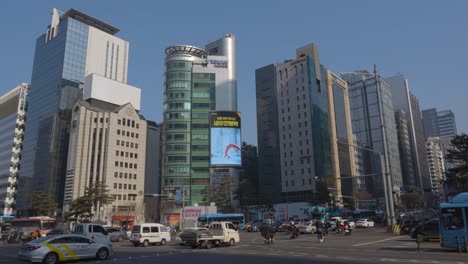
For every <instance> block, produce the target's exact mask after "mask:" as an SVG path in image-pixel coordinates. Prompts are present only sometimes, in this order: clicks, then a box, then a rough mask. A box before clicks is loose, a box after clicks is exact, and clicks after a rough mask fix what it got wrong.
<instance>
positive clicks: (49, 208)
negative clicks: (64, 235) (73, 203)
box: [29, 192, 57, 216]
mask: <svg viewBox="0 0 468 264" xmlns="http://www.w3.org/2000/svg"><path fill="white" fill-rule="evenodd" d="M29 204H30V209H31V210H32V213H33V215H48V216H49V215H51V214H53V213H54V212H55V210H57V203H56V202H55V201H54V199H53V198H52V196H51V195H50V194H48V193H45V192H33V193H31V194H29Z"/></svg>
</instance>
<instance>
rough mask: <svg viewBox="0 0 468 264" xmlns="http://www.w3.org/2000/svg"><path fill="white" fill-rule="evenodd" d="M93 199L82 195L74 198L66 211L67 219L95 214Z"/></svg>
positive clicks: (79, 218) (77, 218) (78, 218)
mask: <svg viewBox="0 0 468 264" xmlns="http://www.w3.org/2000/svg"><path fill="white" fill-rule="evenodd" d="M92 210H93V201H92V199H91V197H90V196H86V195H85V196H81V197H78V198H76V199H75V200H73V201H72V202H71V204H70V209H69V211H68V212H66V213H65V221H72V220H80V221H83V219H84V218H88V217H89V218H90V217H92V216H93V211H92Z"/></svg>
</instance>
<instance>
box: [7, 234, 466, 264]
mask: <svg viewBox="0 0 468 264" xmlns="http://www.w3.org/2000/svg"><path fill="white" fill-rule="evenodd" d="M113 245H114V251H115V254H114V256H113V257H112V258H111V259H109V260H107V261H96V260H89V261H80V262H74V263H109V264H113V263H118V264H127V263H129V264H130V263H131V264H136V263H142V264H145V263H156V262H158V263H159V262H160V263H164V264H170V263H177V264H181V263H222V264H230V263H236V264H239V263H269V264H270V263H271V264H274V263H284V262H291V261H292V262H293V263H311V262H313V263H431V264H462V263H466V264H468V255H467V253H461V254H459V253H458V252H456V251H453V250H446V249H442V248H440V246H439V243H438V242H427V243H423V244H422V250H421V251H420V252H418V250H417V245H416V242H415V241H414V240H413V239H410V238H409V237H408V236H399V235H395V234H389V233H386V232H385V229H384V228H383V227H375V228H369V229H355V230H354V231H353V233H352V235H351V236H344V235H343V234H334V233H331V234H330V235H328V236H327V237H326V238H325V242H324V243H319V242H318V240H317V237H316V236H314V235H301V236H299V238H298V239H294V240H291V239H290V238H289V236H288V235H287V234H286V233H277V236H276V241H275V244H274V245H265V244H264V242H263V238H262V237H261V236H260V233H247V232H242V233H241V242H240V243H239V244H237V245H236V246H234V247H218V248H212V249H209V250H206V249H192V248H190V247H185V246H180V245H179V243H178V242H177V241H172V242H170V243H168V244H167V245H166V246H150V247H147V248H144V247H134V246H133V245H131V244H130V242H128V241H123V242H119V243H114V244H113ZM17 251H18V245H12V244H4V245H2V246H0V256H2V257H1V258H0V263H24V262H22V261H19V260H16V253H17Z"/></svg>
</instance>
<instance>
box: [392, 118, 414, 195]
mask: <svg viewBox="0 0 468 264" xmlns="http://www.w3.org/2000/svg"><path fill="white" fill-rule="evenodd" d="M395 123H396V128H397V134H398V146H399V149H400V161H401V174H402V177H403V186H404V187H405V191H413V190H416V178H415V175H414V164H413V154H412V152H411V144H410V135H409V131H408V120H407V119H406V113H405V112H404V111H403V110H397V111H396V112H395Z"/></svg>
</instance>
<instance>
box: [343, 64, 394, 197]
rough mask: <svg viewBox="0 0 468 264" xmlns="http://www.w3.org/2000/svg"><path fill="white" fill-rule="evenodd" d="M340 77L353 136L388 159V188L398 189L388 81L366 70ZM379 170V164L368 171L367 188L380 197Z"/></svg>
mask: <svg viewBox="0 0 468 264" xmlns="http://www.w3.org/2000/svg"><path fill="white" fill-rule="evenodd" d="M342 78H343V79H345V80H346V81H347V82H348V85H349V93H350V96H349V97H350V102H351V118H352V126H353V133H355V134H356V140H357V141H358V142H360V144H362V146H363V147H365V148H368V149H372V150H374V151H376V152H379V153H381V154H382V155H383V158H384V160H388V169H389V170H388V172H389V173H390V176H391V181H392V182H391V186H392V189H393V191H399V190H400V187H401V186H402V185H403V182H402V175H401V165H400V153H399V149H398V137H397V131H396V125H395V114H394V111H393V105H392V92H391V89H390V85H389V84H388V82H386V81H385V80H384V79H382V78H380V76H378V75H377V74H372V73H369V72H368V71H356V72H353V73H345V74H342ZM365 153H370V152H369V151H365ZM375 155H376V153H372V154H371V155H370V156H372V158H371V159H370V160H375V158H374V157H375ZM385 156H386V157H385ZM364 159H366V158H365V157H364ZM371 163H375V162H371ZM379 171H380V168H379V169H377V170H374V169H372V174H376V177H373V180H375V181H374V186H373V187H374V188H373V190H371V192H373V193H374V194H375V195H376V197H382V196H383V193H384V181H383V178H382V177H381V175H382V174H380V173H379ZM377 175H378V176H377ZM369 187H370V186H369Z"/></svg>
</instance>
